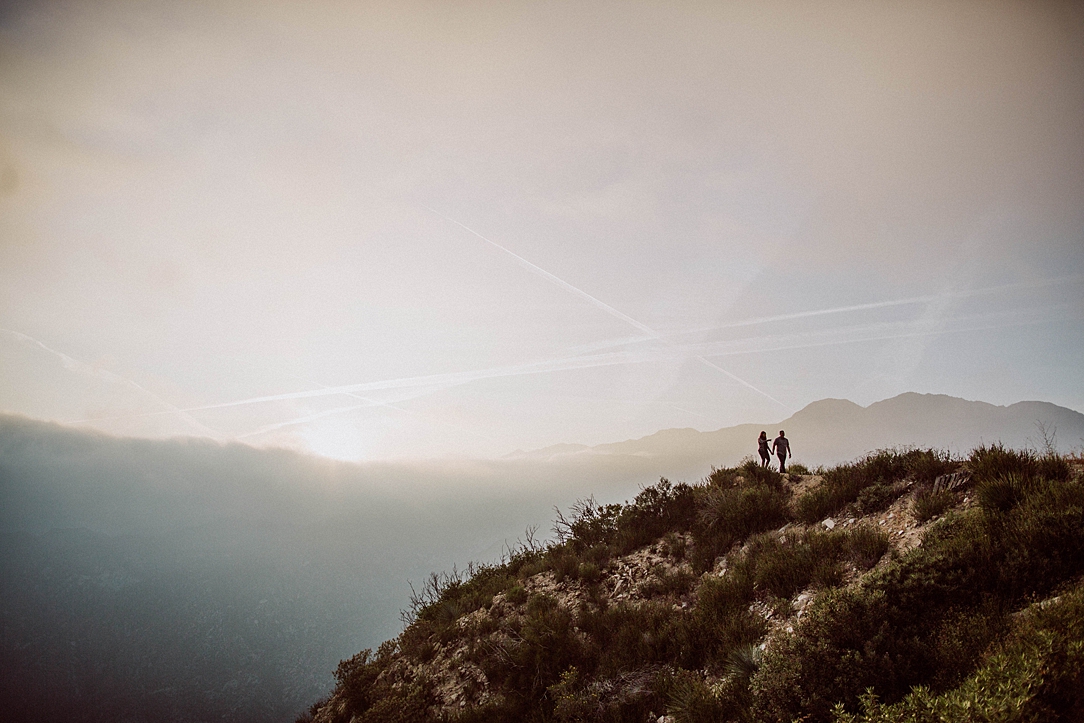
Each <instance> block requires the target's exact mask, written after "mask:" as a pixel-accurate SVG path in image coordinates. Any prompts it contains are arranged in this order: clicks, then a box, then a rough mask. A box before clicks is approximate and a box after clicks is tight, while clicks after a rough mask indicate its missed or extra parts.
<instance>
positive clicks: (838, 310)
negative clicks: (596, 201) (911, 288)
mask: <svg viewBox="0 0 1084 723" xmlns="http://www.w3.org/2000/svg"><path fill="white" fill-rule="evenodd" d="M1082 279H1084V274H1071V275H1069V276H1059V277H1057V278H1053V279H1044V280H1042V281H1028V282H1022V283H1018V284H1001V285H999V286H986V287H982V288H978V289H967V290H964V291H949V292H945V293H941V294H928V295H926V296H912V297H909V298H905V299H892V300H889V301H873V302H869V303H866V304H853V305H851V306H836V307H832V308H829V309H814V310H811V311H795V312H791V313H789V314H777V315H775V316H758V317H753V318H750V319H741V320H739V321H732V322H728V323H726V324H716V325H714V326H709V327H704V328H700V329H688V330H686V331H681V332H676V333H674V334H671V335H670V336H682V335H685V334H698V333H703V332H705V331H714V330H717V329H735V328H739V327H743V326H756V325H759V324H769V323H771V322H775V321H791V320H793V319H808V318H810V317H815V316H827V315H830V314H844V313H847V312H851V311H868V310H871V309H887V308H891V307H894V306H910V305H912V304H928V303H932V302H936V301H944V300H945V299H965V298H969V297H972V296H985V295H987V294H996V293H998V292H1000V291H1011V290H1013V289H1039V288H1043V287H1045V286H1056V285H1058V284H1065V283H1071V282H1079V281H1081V280H1082Z"/></svg>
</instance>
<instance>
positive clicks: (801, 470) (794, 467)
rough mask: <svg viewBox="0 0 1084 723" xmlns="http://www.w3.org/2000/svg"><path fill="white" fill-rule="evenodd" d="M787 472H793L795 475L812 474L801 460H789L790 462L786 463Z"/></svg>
mask: <svg viewBox="0 0 1084 723" xmlns="http://www.w3.org/2000/svg"><path fill="white" fill-rule="evenodd" d="M787 472H789V473H790V474H795V475H811V474H813V473H812V472H810V471H809V467H806V466H805V465H804V464H802V463H801V462H791V463H790V464H788V465H787Z"/></svg>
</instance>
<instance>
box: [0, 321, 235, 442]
mask: <svg viewBox="0 0 1084 723" xmlns="http://www.w3.org/2000/svg"><path fill="white" fill-rule="evenodd" d="M0 332H3V333H5V334H10V335H11V336H13V337H15V338H16V339H19V340H20V341H24V342H27V343H29V344H33V345H35V346H37V347H39V348H40V349H42V350H44V351H46V352H48V353H50V354H52V355H53V356H55V357H57V358H58V359H60V361H61V362H62V363H63V364H64V368H65V369H67V370H69V371H74V372H78V373H80V374H86V375H87V376H91V377H98V378H100V379H106V380H108V381H110V382H113V383H114V384H122V385H124V386H127V387H131V388H132V389H135V390H136V391H137V392H139V393H140V394H142V395H143V396H145V397H148V398H149V399H151V400H153V401H154V402H155V403H156V404H160V405H162V406H163V407H168V409H169V411H168V412H163V413H164V414H177V415H178V416H180V418H181V419H183V420H184V421H186V422H188V423H189V424H191V425H192V426H194V427H196V428H197V429H199V430H200V431H202V432H204V433H206V434H210V435H211V436H214V437H217V436H219V433H218V432H216V431H215V430H213V429H211V428H210V427H208V426H206V425H205V424H202V423H200V422H199V421H198V420H196V419H195V418H193V417H191V416H189V415H188V414H187V413H186V412H185V411H184V410H183V409H181V408H179V407H177V406H176V405H174V404H170V403H169V402H167V401H166V400H165V399H162V398H161V397H159V396H158V395H157V394H155V393H154V392H152V391H151V390H149V389H147V388H146V387H143V386H141V385H139V384H137V383H136V382H133V381H132V380H131V379H126V378H125V377H122V376H121V375H119V374H115V373H113V372H111V371H109V370H107V369H98V368H96V367H93V366H91V365H90V364H87V363H86V362H81V361H79V360H78V359H75V358H73V357H70V356H68V355H67V354H65V353H64V352H60V351H57V350H56V349H53V348H51V347H49V346H46V345H45V344H44V343H42V342H40V341H38V340H37V339H35V338H34V337H32V336H29V335H27V334H23V333H22V332H18V331H13V330H11V329H0ZM120 418H121V417H114V418H113V419H120ZM73 424H78V422H73Z"/></svg>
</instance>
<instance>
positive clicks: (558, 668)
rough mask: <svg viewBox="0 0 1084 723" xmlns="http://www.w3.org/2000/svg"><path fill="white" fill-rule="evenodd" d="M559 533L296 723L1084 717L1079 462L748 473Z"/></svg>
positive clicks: (347, 664)
mask: <svg viewBox="0 0 1084 723" xmlns="http://www.w3.org/2000/svg"><path fill="white" fill-rule="evenodd" d="M794 471H795V472H808V470H804V469H800V468H798V467H797V466H796V468H795V470H794ZM947 475H954V476H953V477H946V476H947ZM556 530H557V532H558V537H557V540H556V541H555V542H554V543H552V544H549V545H547V546H540V545H536V544H533V543H532V542H531V541H530V540H528V541H527V542H526V543H523V544H521V545H520V547H519V548H517V549H516V550H514V551H513V552H512V553H511V554H510V555H509V556H508V557H507V559H506V560H505V561H504V562H503V563H502V564H499V565H492V566H481V567H477V568H472V569H470V570H469V571H468V572H467V574H459V573H455V572H453V573H452V574H450V575H441V576H434V577H433V578H431V580H430V581H429V583H428V584H427V585H426V586H425V587H424V588H423V589H422V590H421V591H419V592H418V593H417V594H416V595H415V596H414V601H413V603H414V604H413V606H412V609H411V610H410V611H408V615H407V622H408V624H407V626H406V628H405V629H404V630H403V632H402V634H401V635H400V636H399V637H397V638H396V639H394V640H390V641H388V642H386V643H384V644H383V645H381V646H380V648H379V649H378V650H377V651H376V652H375V653H373V652H372V651H369V650H366V651H363V652H362V653H359V654H358V655H356V656H354V657H353V658H351V659H350V660H346V661H343V662H342V663H341V664H340V665H339V668H338V670H337V672H336V679H337V681H338V684H337V686H336V688H335V691H334V692H333V694H332V695H331V696H330V698H328V699H327V700H325V701H322V702H320V703H318V704H316V705H314V706H313V708H312V710H311V711H310V712H309V713H308V714H306V715H305V716H302V718H301V719H300V720H315V721H319V723H347V722H349V721H353V722H355V723H369V722H373V723H375V722H377V721H380V722H381V723H389V722H394V721H404V722H405V721H412V722H416V721H434V722H436V721H440V722H442V723H443V722H447V723H451V722H453V721H457V722H460V723H469V722H474V721H493V722H505V721H507V722H509V723H511V722H512V721H538V722H539V723H541V722H543V721H560V722H568V723H571V722H573V721H584V722H586V721H614V722H617V721H630V722H633V721H635V722H636V723H641V722H643V721H659V720H662V721H667V722H673V723H693V722H699V721H778V722H780V723H786V722H788V721H793V720H806V721H823V722H825V723H860V722H861V723H873V722H875V721H876V722H880V721H898V720H908V721H942V720H983V721H986V720H1014V721H1015V720H1019V721H1059V720H1064V721H1072V720H1080V719H1081V718H1082V717H1084V697H1082V694H1081V692H1080V691H1082V690H1084V673H1082V672H1081V671H1084V642H1082V641H1084V635H1082V633H1084V585H1082V582H1081V580H1082V575H1084V482H1082V481H1081V475H1080V467H1079V464H1078V463H1077V462H1074V461H1073V460H1070V459H1067V458H1064V457H1060V456H1057V455H1055V454H1045V455H1041V454H1036V453H1033V452H1027V451H1023V452H1019V451H1012V450H1008V449H1005V448H1003V447H1000V446H994V447H982V448H979V449H977V450H975V451H974V452H972V453H971V454H970V455H969V456H968V457H966V458H953V457H951V456H950V455H948V454H946V453H943V452H938V451H935V450H905V451H879V452H875V453H872V454H869V455H867V456H865V457H864V458H862V459H860V460H858V461H856V462H853V463H849V464H844V465H840V466H837V467H834V468H831V469H827V470H817V473H816V474H791V475H779V474H776V473H775V472H772V471H769V470H764V469H761V468H759V467H757V466H756V465H755V464H752V463H750V464H746V465H743V466H740V467H736V468H729V469H720V470H716V471H714V472H713V473H712V474H711V475H710V476H709V477H708V478H707V479H705V480H704V481H703V483H701V484H697V485H687V484H676V485H675V484H671V483H669V482H668V481H666V480H665V479H664V480H662V481H661V482H659V483H658V484H656V485H654V486H652V487H648V488H646V489H644V490H643V491H642V492H641V493H640V494H639V495H638V496H637V497H636V499H635V500H634V501H632V502H631V503H626V504H624V505H605V506H600V505H597V504H595V503H593V502H592V501H590V500H588V501H585V502H582V503H580V504H579V505H577V506H576V507H575V508H574V509H573V510H572V512H571V514H570V515H569V516H568V517H565V516H563V515H559V516H558V520H557V525H556Z"/></svg>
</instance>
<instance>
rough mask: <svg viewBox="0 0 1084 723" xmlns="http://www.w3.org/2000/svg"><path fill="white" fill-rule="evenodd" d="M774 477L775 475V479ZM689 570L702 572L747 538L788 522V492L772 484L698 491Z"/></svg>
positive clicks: (742, 485) (714, 487)
mask: <svg viewBox="0 0 1084 723" xmlns="http://www.w3.org/2000/svg"><path fill="white" fill-rule="evenodd" d="M776 477H778V475H777V476H776ZM698 493H699V499H698V515H697V525H696V527H695V528H694V539H695V541H696V546H695V548H694V550H693V555H692V562H693V567H694V568H695V569H698V570H706V569H708V568H710V567H711V566H712V564H714V561H715V558H716V557H718V556H719V555H721V554H723V553H724V552H726V551H727V550H729V549H730V547H731V546H733V545H734V544H735V543H737V542H740V541H742V540H744V539H746V538H747V537H748V536H749V535H752V534H755V533H758V532H763V531H765V530H769V529H772V528H773V527H779V526H780V525H782V524H784V523H785V522H786V521H787V518H788V500H789V492H788V491H787V490H786V488H784V487H783V485H782V484H781V483H780V481H779V480H778V479H776V480H773V482H772V483H763V482H761V483H751V484H739V485H735V486H732V487H721V486H717V485H709V486H707V487H704V488H701V489H700V490H698Z"/></svg>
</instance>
